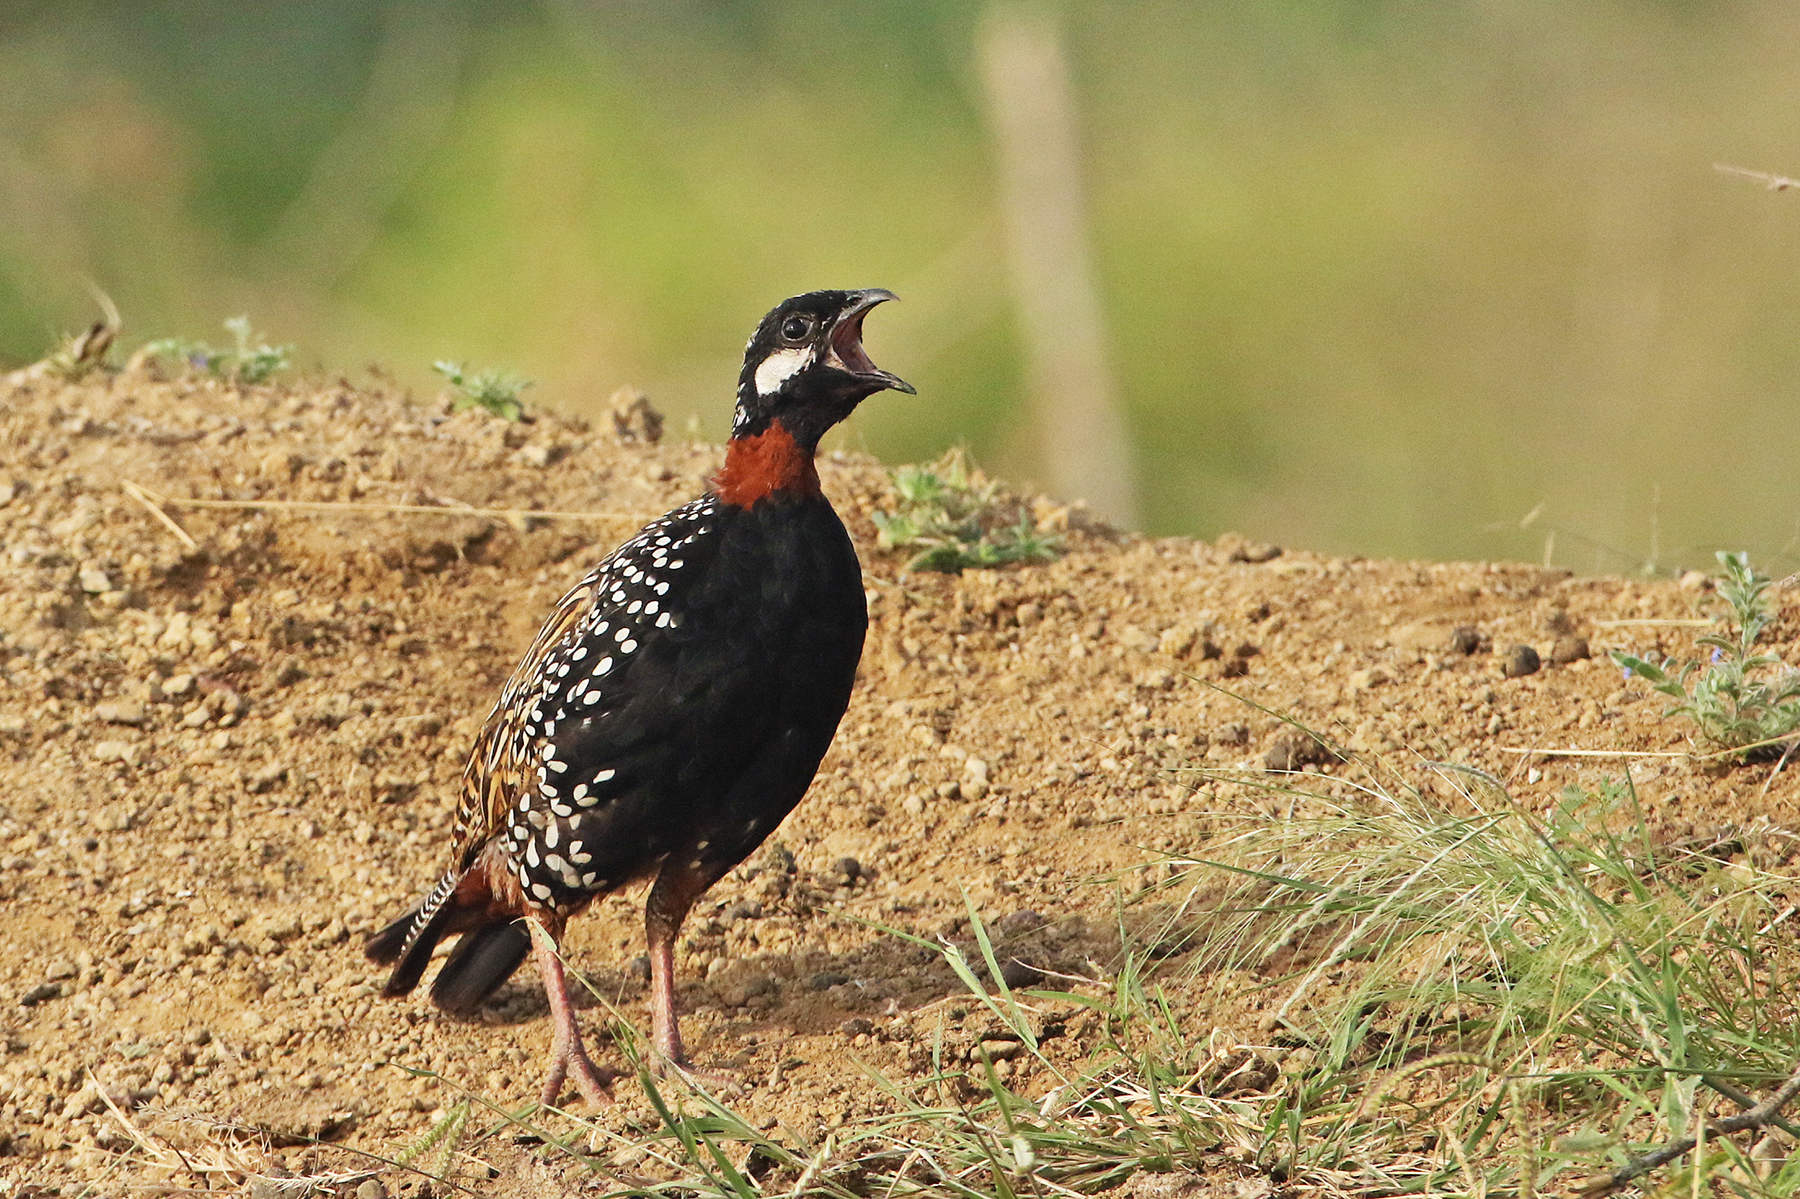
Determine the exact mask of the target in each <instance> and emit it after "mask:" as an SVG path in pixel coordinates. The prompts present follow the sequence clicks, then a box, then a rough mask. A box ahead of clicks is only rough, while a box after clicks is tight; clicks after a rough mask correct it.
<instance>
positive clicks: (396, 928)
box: [363, 904, 424, 966]
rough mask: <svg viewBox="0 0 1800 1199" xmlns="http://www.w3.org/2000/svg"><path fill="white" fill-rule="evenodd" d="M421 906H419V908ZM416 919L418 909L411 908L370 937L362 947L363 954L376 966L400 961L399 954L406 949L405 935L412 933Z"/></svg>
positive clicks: (389, 964)
mask: <svg viewBox="0 0 1800 1199" xmlns="http://www.w3.org/2000/svg"><path fill="white" fill-rule="evenodd" d="M423 906H424V905H423V904H421V905H419V907H421V908H422V907H423ZM418 918H419V908H412V909H411V910H409V911H408V912H407V913H406V915H404V916H402V917H400V919H398V920H396V921H394V922H393V923H392V924H390V925H388V926H387V927H386V928H384V929H382V930H381V931H380V932H378V933H376V934H375V935H374V936H372V937H370V938H369V941H368V944H366V945H364V946H363V952H364V953H365V954H367V955H368V958H369V960H370V961H371V962H374V963H375V964H376V965H378V966H392V965H393V964H394V963H395V962H397V961H399V960H400V954H401V952H402V951H403V950H405V948H406V934H407V933H409V932H411V931H412V926H413V921H415V920H417V919H418Z"/></svg>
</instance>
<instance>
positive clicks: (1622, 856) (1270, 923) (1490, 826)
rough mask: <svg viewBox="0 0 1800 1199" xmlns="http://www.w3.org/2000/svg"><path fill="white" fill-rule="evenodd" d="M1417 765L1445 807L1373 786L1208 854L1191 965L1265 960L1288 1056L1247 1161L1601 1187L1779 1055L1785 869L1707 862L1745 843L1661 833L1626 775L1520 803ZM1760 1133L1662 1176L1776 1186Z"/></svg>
mask: <svg viewBox="0 0 1800 1199" xmlns="http://www.w3.org/2000/svg"><path fill="white" fill-rule="evenodd" d="M1438 769H1439V770H1440V771H1441V775H1440V779H1439V780H1438V781H1439V782H1440V783H1447V784H1450V785H1451V789H1452V790H1453V791H1454V792H1456V793H1457V795H1456V798H1457V803H1456V807H1457V808H1458V809H1460V810H1459V811H1457V812H1450V811H1445V810H1443V809H1441V808H1439V807H1437V806H1436V805H1434V804H1433V803H1431V802H1429V801H1427V800H1425V799H1423V798H1422V797H1421V796H1420V795H1419V794H1417V793H1414V792H1408V791H1404V790H1394V791H1390V790H1386V789H1379V790H1376V789H1372V790H1371V791H1370V792H1369V793H1368V795H1367V800H1368V801H1369V802H1367V803H1366V804H1360V805H1358V806H1357V807H1356V808H1354V809H1352V808H1350V807H1342V808H1340V809H1339V810H1338V811H1337V812H1335V813H1333V814H1332V815H1329V816H1326V817H1324V818H1321V819H1315V820H1286V821H1279V822H1274V821H1269V822H1263V821H1259V822H1256V825H1255V827H1253V828H1250V829H1246V830H1245V831H1244V832H1243V833H1241V834H1240V835H1239V836H1238V837H1236V838H1235V839H1234V840H1232V841H1229V842H1227V844H1226V845H1225V846H1222V847H1221V848H1223V849H1227V850H1229V851H1231V852H1228V853H1226V854H1224V855H1221V856H1220V857H1219V858H1218V863H1219V865H1221V866H1223V867H1225V868H1227V869H1229V870H1230V871H1232V872H1233V873H1234V874H1235V876H1236V877H1237V878H1238V879H1239V881H1238V883H1237V884H1236V885H1235V886H1234V887H1233V888H1231V889H1230V890H1229V891H1228V892H1227V893H1226V894H1225V895H1224V896H1223V897H1218V896H1215V897H1213V899H1212V901H1211V902H1210V903H1208V904H1207V905H1206V909H1207V910H1206V911H1205V913H1204V915H1202V914H1200V913H1199V912H1198V911H1196V912H1195V913H1193V914H1192V916H1191V921H1192V923H1191V924H1190V925H1189V927H1190V928H1191V929H1192V936H1193V942H1192V945H1193V949H1194V952H1193V954H1192V956H1191V958H1190V964H1189V966H1188V968H1189V969H1190V970H1194V971H1200V972H1205V973H1208V974H1210V975H1212V976H1214V977H1221V976H1230V975H1233V974H1236V973H1240V972H1249V973H1251V974H1266V973H1267V972H1269V971H1270V970H1271V969H1272V968H1276V967H1277V966H1278V965H1279V966H1280V967H1283V968H1282V970H1281V974H1282V978H1281V980H1280V982H1279V983H1278V984H1276V985H1274V986H1272V987H1271V992H1272V994H1279V995H1280V996H1281V998H1280V1002H1279V1005H1278V1006H1277V1008H1276V1011H1275V1020H1276V1022H1278V1023H1279V1024H1280V1025H1281V1026H1282V1027H1283V1028H1285V1029H1286V1030H1287V1031H1288V1033H1289V1035H1291V1036H1292V1037H1293V1038H1294V1039H1296V1040H1298V1041H1299V1042H1300V1043H1301V1044H1302V1045H1303V1046H1304V1047H1305V1049H1306V1051H1307V1052H1308V1054H1309V1055H1310V1062H1309V1063H1308V1064H1307V1065H1306V1066H1305V1067H1304V1068H1302V1069H1300V1070H1297V1071H1295V1072H1294V1073H1293V1074H1292V1075H1291V1082H1290V1084H1289V1086H1288V1088H1287V1090H1286V1091H1285V1092H1284V1094H1283V1095H1282V1097H1281V1098H1280V1100H1279V1101H1278V1105H1279V1106H1281V1107H1283V1108H1284V1109H1285V1111H1284V1113H1283V1116H1284V1119H1285V1122H1286V1129H1285V1133H1283V1134H1279V1139H1280V1140H1281V1141H1282V1143H1281V1144H1280V1145H1279V1146H1277V1145H1275V1144H1273V1143H1271V1144H1269V1145H1266V1146H1265V1147H1264V1149H1263V1156H1264V1159H1265V1160H1277V1159H1278V1160H1280V1161H1281V1163H1282V1165H1283V1168H1284V1169H1285V1170H1286V1171H1287V1172H1288V1173H1290V1174H1295V1175H1311V1176H1313V1177H1318V1178H1323V1177H1328V1176H1333V1175H1336V1174H1338V1173H1340V1172H1343V1171H1348V1170H1354V1171H1357V1172H1360V1173H1361V1174H1362V1176H1363V1177H1364V1178H1365V1180H1366V1179H1367V1178H1368V1175H1369V1172H1371V1171H1373V1172H1374V1173H1375V1174H1376V1175H1378V1176H1381V1179H1382V1181H1383V1182H1384V1184H1385V1185H1389V1186H1392V1187H1394V1188H1396V1190H1397V1191H1417V1192H1422V1193H1446V1192H1455V1193H1465V1194H1482V1193H1493V1192H1494V1191H1496V1190H1499V1189H1502V1188H1505V1189H1512V1190H1515V1191H1516V1193H1518V1194H1520V1195H1527V1194H1533V1193H1537V1192H1539V1191H1541V1190H1544V1189H1547V1188H1552V1187H1554V1188H1556V1189H1559V1190H1563V1189H1568V1188H1570V1187H1571V1186H1573V1187H1576V1188H1578V1189H1582V1190H1584V1191H1586V1192H1587V1193H1600V1192H1604V1191H1608V1190H1611V1189H1616V1188H1617V1187H1619V1186H1623V1185H1625V1184H1626V1183H1627V1182H1629V1181H1630V1180H1631V1179H1633V1178H1636V1177H1638V1176H1639V1175H1641V1174H1644V1173H1647V1172H1648V1171H1649V1170H1651V1169H1652V1168H1654V1167H1657V1166H1661V1165H1663V1164H1665V1162H1664V1161H1663V1160H1653V1155H1652V1154H1651V1153H1650V1151H1651V1150H1652V1149H1653V1148H1654V1147H1657V1146H1670V1145H1673V1144H1677V1143H1678V1142H1679V1141H1680V1139H1681V1138H1682V1137H1684V1136H1688V1135H1691V1134H1694V1133H1695V1132H1696V1130H1697V1129H1700V1128H1702V1127H1704V1126H1705V1125H1706V1123H1707V1121H1708V1120H1709V1118H1711V1117H1712V1116H1714V1115H1725V1114H1727V1113H1729V1112H1730V1111H1731V1110H1732V1109H1733V1108H1734V1107H1736V1108H1738V1109H1743V1110H1748V1109H1751V1108H1752V1107H1753V1106H1754V1105H1755V1104H1756V1103H1757V1101H1758V1099H1760V1098H1762V1097H1764V1096H1766V1095H1767V1094H1768V1093H1769V1092H1770V1091H1772V1090H1773V1089H1774V1088H1775V1086H1776V1085H1777V1084H1780V1083H1781V1082H1782V1080H1783V1079H1785V1078H1788V1077H1789V1076H1790V1075H1791V1074H1792V1073H1793V1072H1794V1070H1795V1064H1796V1062H1797V1061H1800V1007H1797V1004H1796V999H1795V995H1796V989H1795V988H1796V982H1797V981H1800V980H1796V979H1795V977H1794V971H1795V968H1796V966H1800V961H1797V960H1796V954H1795V953H1794V949H1793V945H1792V935H1791V933H1790V932H1788V931H1786V930H1785V923H1786V921H1787V920H1788V919H1790V918H1791V917H1792V915H1793V908H1792V906H1791V905H1790V904H1789V903H1788V901H1787V894H1786V893H1787V890H1788V889H1789V888H1790V887H1791V885H1792V884H1791V880H1789V879H1785V878H1782V877H1780V876H1778V875H1773V874H1768V873H1764V872H1762V871H1760V870H1758V869H1756V868H1755V867H1754V866H1752V865H1749V864H1748V863H1742V862H1739V863H1733V862H1731V861H1730V860H1729V859H1730V858H1731V857H1732V856H1734V855H1739V854H1743V855H1745V856H1751V855H1750V854H1749V853H1748V851H1750V850H1752V849H1754V848H1755V847H1754V846H1750V845H1748V844H1746V843H1745V842H1746V841H1748V840H1750V839H1751V838H1749V837H1748V836H1746V837H1745V838H1742V839H1740V840H1739V841H1737V842H1720V843H1696V844H1691V845H1685V846H1683V845H1670V844H1666V843H1658V842H1657V841H1656V840H1655V839H1654V838H1653V837H1652V836H1651V834H1650V832H1649V829H1648V827H1647V825H1646V824H1645V823H1644V820H1643V817H1642V814H1641V813H1640V812H1639V811H1638V810H1637V806H1636V796H1635V794H1634V792H1633V791H1632V789H1631V788H1630V786H1629V785H1628V784H1606V785H1604V786H1602V787H1600V788H1598V789H1597V790H1592V791H1580V790H1576V789H1573V788H1571V789H1569V790H1568V791H1566V792H1565V793H1564V795H1563V798H1562V801H1561V802H1560V803H1558V804H1556V805H1555V806H1553V807H1552V808H1551V810H1549V811H1548V812H1546V813H1544V814H1542V815H1541V816H1540V815H1536V814H1534V813H1532V812H1529V811H1527V810H1525V809H1524V808H1522V807H1520V806H1519V805H1517V804H1515V803H1514V802H1513V801H1512V799H1511V797H1510V796H1508V795H1507V794H1506V792H1505V790H1504V788H1503V787H1502V786H1501V785H1500V784H1499V783H1498V782H1497V781H1496V780H1494V779H1492V778H1491V777H1489V776H1487V775H1485V774H1481V773H1479V772H1469V771H1461V770H1456V769H1454V768H1450V767H1439V768H1438ZM1196 869H1199V867H1196ZM1783 1090H1787V1088H1783ZM1708 1092H1711V1094H1710V1095H1709V1094H1708ZM1791 1097H1792V1096H1791V1093H1790V1094H1789V1098H1791ZM1721 1109H1722V1110H1721ZM1271 1115H1272V1116H1273V1115H1274V1113H1273V1112H1271ZM1276 1123H1279V1121H1276ZM1777 1127H1780V1128H1783V1129H1786V1130H1787V1131H1789V1132H1792V1131H1794V1129H1793V1127H1792V1126H1791V1125H1787V1124H1784V1123H1782V1121H1781V1119H1780V1117H1779V1113H1763V1114H1762V1115H1759V1116H1758V1117H1757V1118H1756V1119H1755V1120H1754V1121H1752V1122H1751V1123H1750V1128H1749V1131H1750V1132H1751V1134H1752V1135H1750V1136H1748V1137H1745V1136H1737V1137H1732V1136H1727V1135H1718V1136H1716V1138H1712V1139H1709V1140H1708V1146H1707V1152H1706V1153H1705V1154H1704V1155H1703V1156H1701V1158H1700V1160H1699V1161H1698V1163H1697V1164H1695V1163H1694V1162H1693V1161H1692V1159H1689V1160H1688V1161H1687V1163H1686V1164H1684V1165H1680V1166H1678V1168H1677V1176H1676V1177H1675V1178H1672V1179H1670V1180H1669V1183H1670V1185H1671V1186H1674V1187H1676V1188H1677V1189H1679V1190H1680V1191H1682V1192H1683V1193H1685V1192H1687V1190H1688V1189H1689V1187H1690V1184H1691V1185H1692V1186H1695V1187H1699V1186H1701V1185H1702V1184H1703V1183H1704V1184H1705V1185H1708V1186H1712V1185H1717V1186H1719V1187H1722V1188H1728V1189H1731V1190H1734V1191H1736V1192H1737V1193H1740V1194H1792V1193H1794V1192H1795V1189H1796V1188H1797V1187H1800V1164H1791V1163H1790V1164H1786V1165H1781V1166H1779V1167H1778V1168H1777V1169H1775V1170H1774V1171H1773V1172H1771V1170H1770V1169H1769V1168H1768V1167H1769V1165H1770V1163H1771V1162H1772V1161H1774V1160H1775V1159H1779V1158H1784V1157H1785V1152H1786V1151H1785V1150H1782V1151H1780V1152H1776V1151H1775V1150H1774V1149H1773V1148H1772V1147H1771V1144H1770V1143H1769V1141H1768V1139H1767V1138H1768V1136H1769V1135H1772V1134H1774V1131H1775V1129H1776V1128H1777ZM1700 1135H1701V1137H1702V1138H1703V1139H1706V1138H1709V1137H1711V1135H1712V1134H1709V1133H1704V1132H1702V1133H1701V1134H1700ZM1675 1156H1676V1157H1677V1158H1679V1154H1677V1155H1675ZM1375 1163H1380V1164H1379V1165H1376V1164H1375ZM1683 1171H1698V1172H1699V1173H1700V1174H1701V1175H1702V1176H1703V1177H1702V1178H1701V1179H1699V1180H1695V1179H1693V1178H1692V1177H1691V1175H1690V1174H1688V1173H1683ZM1709 1193H1717V1192H1709Z"/></svg>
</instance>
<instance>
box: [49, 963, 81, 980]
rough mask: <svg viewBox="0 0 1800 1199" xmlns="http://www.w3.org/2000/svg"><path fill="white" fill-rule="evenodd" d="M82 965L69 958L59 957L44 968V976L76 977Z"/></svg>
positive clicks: (53, 977)
mask: <svg viewBox="0 0 1800 1199" xmlns="http://www.w3.org/2000/svg"><path fill="white" fill-rule="evenodd" d="M80 971H81V967H79V966H77V965H76V964H75V963H74V961H72V960H71V959H69V958H57V959H56V960H55V961H53V962H51V963H50V965H49V966H48V967H47V968H46V969H45V970H44V977H45V978H49V979H64V978H74V977H75V975H76V974H78V973H80Z"/></svg>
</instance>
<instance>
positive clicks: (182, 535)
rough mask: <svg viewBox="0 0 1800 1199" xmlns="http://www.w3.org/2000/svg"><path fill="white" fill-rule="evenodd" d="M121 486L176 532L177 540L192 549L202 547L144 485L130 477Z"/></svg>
mask: <svg viewBox="0 0 1800 1199" xmlns="http://www.w3.org/2000/svg"><path fill="white" fill-rule="evenodd" d="M120 486H121V487H122V488H123V489H124V491H125V494H126V495H128V496H130V497H131V498H132V499H134V500H136V501H137V502H138V503H140V504H142V505H143V506H144V507H146V508H148V509H149V510H150V515H152V516H154V517H155V518H156V519H157V520H160V521H161V522H162V523H163V527H164V528H166V529H168V530H169V532H171V533H173V534H175V538H176V540H178V541H180V542H181V544H183V545H185V546H187V547H188V548H189V549H190V550H197V549H199V548H200V546H199V543H197V542H196V541H195V540H194V539H193V538H192V537H190V536H188V531H187V530H186V529H184V528H182V527H181V526H180V525H178V524H176V523H175V519H174V518H173V517H171V516H170V515H169V514H168V513H167V512H164V511H163V510H162V508H160V507H159V506H158V505H157V503H156V501H155V500H153V499H151V498H150V495H149V493H148V492H146V491H145V490H144V489H143V488H142V487H139V486H138V485H137V484H136V483H133V482H132V481H131V480H129V479H127V480H125V482H123V483H121V484H120Z"/></svg>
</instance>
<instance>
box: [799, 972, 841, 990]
mask: <svg viewBox="0 0 1800 1199" xmlns="http://www.w3.org/2000/svg"><path fill="white" fill-rule="evenodd" d="M849 981H850V976H849V975H848V974H840V973H838V972H837V971H836V970H821V971H819V972H818V973H817V974H815V975H813V976H812V977H811V978H810V979H808V980H807V983H806V985H807V986H809V987H811V988H812V989H813V990H815V991H829V990H831V988H833V987H841V986H843V985H844V984H845V983H847V982H849Z"/></svg>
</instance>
